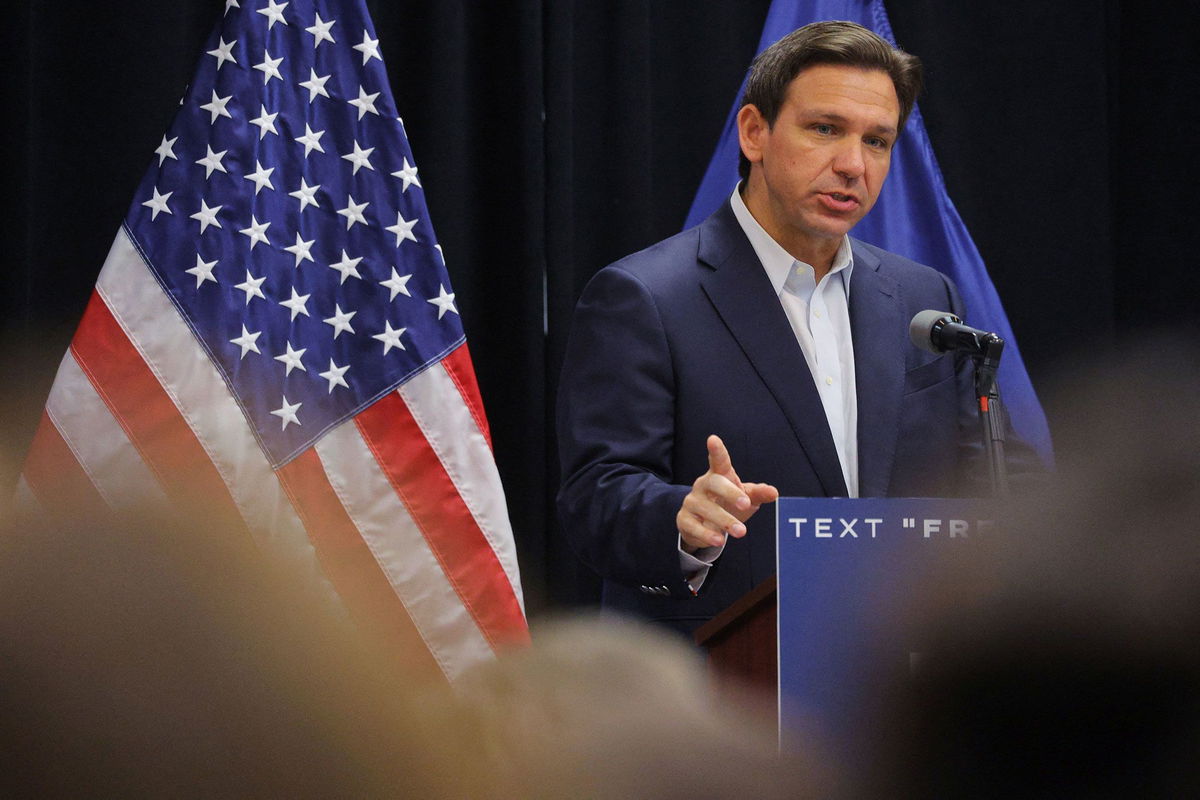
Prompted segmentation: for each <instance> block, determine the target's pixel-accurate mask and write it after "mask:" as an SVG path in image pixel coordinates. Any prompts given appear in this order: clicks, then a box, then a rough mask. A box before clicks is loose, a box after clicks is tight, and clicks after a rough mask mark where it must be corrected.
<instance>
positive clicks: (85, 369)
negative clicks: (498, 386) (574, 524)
mask: <svg viewBox="0 0 1200 800" xmlns="http://www.w3.org/2000/svg"><path fill="white" fill-rule="evenodd" d="M18 488H19V498H20V496H22V495H23V496H26V497H28V496H32V497H33V498H35V499H36V500H37V502H38V503H39V504H41V505H43V506H45V507H52V506H59V505H61V504H63V503H64V502H69V503H71V504H73V505H75V506H77V507H82V508H85V509H89V508H97V509H98V508H104V507H108V508H121V507H124V506H127V505H132V504H141V503H150V504H154V503H163V502H167V501H169V500H170V499H172V498H174V497H180V498H182V497H194V496H195V495H196V493H197V492H199V493H200V494H201V495H202V496H203V497H204V498H205V502H206V507H210V508H212V510H213V514H214V519H226V520H230V521H235V522H234V524H235V525H237V526H243V527H244V530H245V531H246V532H247V533H248V535H249V536H251V537H253V539H254V541H255V543H256V544H257V545H258V547H259V549H260V550H262V551H264V552H266V553H269V554H271V555H272V556H273V557H276V558H284V559H287V560H288V561H290V562H292V563H293V564H299V565H300V566H301V567H303V568H304V569H306V570H307V571H309V572H310V573H311V574H312V575H313V576H314V578H316V579H319V580H321V581H326V582H328V584H329V585H330V586H332V588H333V589H334V590H335V591H336V593H337V595H338V596H339V597H340V598H341V599H342V601H343V602H344V603H345V605H346V606H347V608H348V609H349V610H350V612H351V614H352V615H353V616H354V617H355V618H356V620H358V621H359V622H360V623H361V624H362V625H363V626H365V628H366V629H368V630H369V631H371V632H372V633H373V634H375V635H378V636H379V637H381V638H382V639H384V640H387V641H389V642H390V643H391V645H392V649H393V652H394V653H395V654H396V656H397V657H398V658H400V659H402V660H404V661H406V662H408V663H410V664H415V665H424V666H429V667H432V665H434V664H436V666H437V667H438V668H440V670H441V672H442V673H444V674H445V675H446V677H447V678H449V679H450V680H453V679H454V678H455V677H457V676H458V675H459V674H461V673H462V671H463V670H464V669H466V668H468V667H469V666H471V665H472V664H474V663H476V662H478V661H479V660H481V659H485V658H489V657H491V655H492V653H493V652H494V651H495V650H496V649H497V648H499V647H503V646H505V645H510V644H519V643H523V642H525V641H528V629H527V627H526V623H525V617H524V607H523V601H522V597H521V588H520V587H521V584H520V577H519V574H518V569H517V561H516V553H515V548H514V545H513V535H512V529H511V527H510V524H509V520H508V513H507V509H506V507H505V503H504V495H503V489H502V487H501V485H500V479H499V474H498V473H497V471H496V467H495V462H494V460H493V457H492V452H491V445H490V440H489V438H488V430H487V423H486V421H485V419H484V417H483V413H482V405H481V403H480V399H479V394H478V389H477V387H476V384H475V381H474V373H473V371H472V368H471V364H470V356H469V355H468V353H467V350H466V346H465V345H464V346H462V347H460V348H459V349H457V350H456V351H455V352H454V353H452V354H450V355H449V356H448V357H447V358H445V359H443V361H442V362H440V363H439V364H437V365H434V366H433V367H431V368H429V369H427V370H426V371H424V372H423V373H421V374H420V375H418V376H417V377H415V378H413V379H411V380H410V381H408V382H407V383H406V384H405V385H404V386H402V387H401V388H400V389H399V390H397V391H395V392H392V393H390V394H388V395H387V396H385V397H384V398H382V399H381V400H380V401H378V402H376V403H375V404H373V405H372V406H371V407H369V408H367V409H366V410H365V411H363V412H362V413H360V414H359V415H358V416H357V417H355V418H354V419H352V420H348V421H347V422H344V423H342V424H341V425H340V426H339V427H337V428H336V429H334V430H332V431H330V432H329V433H327V434H326V435H325V436H324V437H323V438H322V439H321V440H320V441H319V442H318V443H317V445H316V446H315V447H314V448H310V449H309V450H308V451H306V452H304V453H302V454H301V455H300V456H298V457H297V458H295V459H294V460H292V461H291V462H290V463H288V464H287V465H286V466H284V467H282V468H280V469H279V470H273V469H272V468H271V466H270V464H269V463H268V461H267V458H266V456H265V454H264V453H263V451H262V450H261V449H260V447H259V445H258V443H257V441H256V440H255V437H254V435H253V434H252V432H251V431H250V429H249V427H248V426H247V424H246V421H245V417H244V416H243V415H242V413H241V410H240V408H239V407H238V405H237V403H236V401H235V400H234V397H233V395H232V394H231V392H230V391H229V388H228V387H227V385H226V384H225V382H224V380H223V379H222V378H221V375H220V373H219V372H218V371H217V370H216V368H215V367H214V366H213V364H212V362H211V361H210V360H209V358H208V356H207V354H206V352H205V350H204V348H203V347H202V346H201V345H200V343H199V341H198V340H197V338H196V337H195V336H194V335H193V333H192V331H191V329H190V328H189V327H188V325H187V324H186V322H185V320H184V319H183V317H181V316H180V314H179V312H178V311H177V310H176V308H175V307H174V305H172V303H171V301H170V300H169V298H168V297H167V295H166V294H165V293H164V291H163V289H162V287H161V286H160V285H159V283H158V282H157V281H156V280H155V278H154V276H153V275H152V273H151V272H150V270H149V268H148V267H147V266H146V264H145V263H144V262H143V260H142V258H141V256H140V255H139V253H138V251H137V249H136V247H135V246H134V244H133V242H132V241H131V240H130V238H129V236H128V234H127V232H126V231H125V230H124V229H122V230H121V231H120V232H119V233H118V234H117V238H116V241H115V242H114V243H113V246H112V249H111V250H110V251H109V254H108V258H107V259H106V261H105V264H104V269H103V270H102V272H101V274H100V278H99V280H98V281H97V284H96V291H95V294H94V295H93V297H92V300H91V303H90V304H89V306H88V309H87V311H86V312H85V314H84V318H83V320H82V321H81V323H80V326H79V329H78V331H77V332H76V334H75V338H74V339H73V341H72V343H71V347H70V350H69V351H68V352H67V354H66V356H65V357H64V359H63V363H62V365H61V367H60V368H59V373H58V376H57V378H56V379H55V383H54V387H53V389H52V390H51V394H50V398H49V400H48V401H47V405H46V411H45V413H44V415H43V418H42V423H41V425H40V427H39V429H38V432H37V434H36V435H35V438H34V442H33V445H32V447H31V448H30V454H29V456H28V458H27V461H26V465H25V470H24V473H23V475H22V482H21V484H20V486H19V487H18ZM422 644H423V646H422Z"/></svg>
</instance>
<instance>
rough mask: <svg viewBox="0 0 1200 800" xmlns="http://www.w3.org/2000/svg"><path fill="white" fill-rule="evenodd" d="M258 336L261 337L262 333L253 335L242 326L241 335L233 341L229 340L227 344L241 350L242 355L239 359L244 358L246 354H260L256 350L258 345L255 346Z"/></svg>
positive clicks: (257, 332) (259, 351)
mask: <svg viewBox="0 0 1200 800" xmlns="http://www.w3.org/2000/svg"><path fill="white" fill-rule="evenodd" d="M259 336H262V331H255V332H254V333H251V332H250V331H248V330H246V326H245V325H243V326H242V335H241V336H238V337H236V338H234V339H230V340H229V342H230V343H231V344H236V345H237V346H238V347H240V348H242V355H241V356H240V358H245V357H246V353H261V352H262V351H261V350H259V349H258V345H257V344H255V343H256V342H257V341H258V337H259Z"/></svg>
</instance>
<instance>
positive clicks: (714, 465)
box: [706, 433, 733, 475]
mask: <svg viewBox="0 0 1200 800" xmlns="http://www.w3.org/2000/svg"><path fill="white" fill-rule="evenodd" d="M706 445H707V446H708V469H709V471H710V472H715V473H717V474H719V475H725V474H728V473H730V472H733V462H732V461H731V460H730V458H729V451H728V450H727V449H726V448H725V443H724V442H722V441H721V437H720V436H717V435H716V434H715V433H714V434H711V435H710V436H709V437H708V441H707V442H706Z"/></svg>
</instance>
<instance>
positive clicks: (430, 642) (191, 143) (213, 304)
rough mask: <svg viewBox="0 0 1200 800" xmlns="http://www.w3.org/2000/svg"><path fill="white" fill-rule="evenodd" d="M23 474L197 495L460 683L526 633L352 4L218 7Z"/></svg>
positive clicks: (133, 493)
mask: <svg viewBox="0 0 1200 800" xmlns="http://www.w3.org/2000/svg"><path fill="white" fill-rule="evenodd" d="M204 49H205V53H204V55H203V56H202V57H201V61H200V65H199V67H198V69H197V70H196V74H195V77H194V79H193V80H192V82H191V84H190V86H189V87H188V89H187V92H186V94H185V96H184V98H183V101H182V103H181V106H180V108H179V111H178V114H177V115H176V118H175V120H174V122H173V123H172V125H171V127H170V129H169V130H168V131H167V133H166V135H165V136H163V138H162V141H161V143H160V144H159V146H158V148H157V149H156V150H155V155H154V158H153V161H152V164H151V167H150V169H149V171H148V172H147V173H146V176H145V178H143V180H142V182H141V185H140V186H139V187H138V190H137V194H136V195H135V197H134V200H133V202H132V203H131V205H130V208H129V212H128V214H127V215H126V218H125V220H124V224H123V225H122V226H121V229H120V230H119V231H118V233H117V237H116V241H115V242H114V243H113V246H112V249H111V250H110V251H109V254H108V257H107V260H106V261H105V263H104V267H103V269H102V270H101V273H100V276H99V278H98V279H97V282H96V287H95V291H94V293H93V295H92V298H91V301H90V303H89V305H88V308H87V310H86V312H85V314H84V317H83V319H82V321H81V322H80V325H79V329H78V330H77V332H76V334H75V337H74V339H73V340H72V343H71V346H70V349H69V350H68V352H67V354H66V356H65V357H64V359H63V362H62V365H61V366H60V368H59V372H58V375H57V377H56V379H55V383H54V386H53V388H52V390H51V393H50V397H49V399H48V400H47V403H46V409H45V412H44V414H43V417H42V420H41V424H40V426H39V429H38V431H37V433H36V435H35V438H34V441H33V444H32V446H31V449H30V453H29V456H28V458H27V461H26V464H25V469H24V472H23V475H22V478H21V481H20V484H19V487H18V491H19V492H20V493H22V495H23V497H24V499H25V500H27V501H29V502H32V503H37V504H39V505H40V506H42V507H43V508H48V507H53V506H59V505H63V504H70V505H74V506H76V507H84V508H96V509H101V508H105V507H107V508H118V509H119V508H122V507H124V506H131V505H137V504H144V503H167V504H169V503H171V502H172V501H173V500H181V499H183V498H190V497H194V496H196V495H197V494H199V495H200V496H202V497H203V498H204V502H205V505H206V507H207V508H209V509H211V511H212V513H213V515H214V520H222V519H223V520H227V521H228V520H232V521H233V523H234V524H235V525H236V526H238V527H240V528H243V529H244V531H245V533H246V535H248V536H249V537H251V538H252V539H253V541H254V542H255V543H256V544H257V545H258V546H259V549H260V550H263V551H265V552H270V553H273V554H283V555H284V557H287V558H291V559H293V560H299V561H301V562H302V563H303V562H305V561H308V562H311V567H312V573H313V574H314V575H316V576H318V578H319V579H321V580H325V581H327V582H328V584H329V585H331V586H332V588H333V589H334V590H335V591H336V593H337V595H338V596H339V597H340V598H341V599H342V600H343V601H344V603H345V605H346V606H347V608H348V609H349V611H350V612H351V613H352V615H354V616H355V617H356V618H358V619H360V620H361V621H363V622H364V624H366V625H367V626H368V627H369V628H371V629H372V630H373V631H376V632H378V633H380V635H383V636H387V637H391V638H392V639H394V641H395V642H396V644H397V647H396V651H397V652H398V653H402V656H401V657H403V658H405V659H408V660H409V661H421V662H424V663H425V664H426V665H427V666H430V667H431V668H432V667H434V666H435V665H436V668H438V669H440V671H441V672H442V673H444V674H445V675H446V676H447V677H448V678H449V679H451V680H453V679H454V678H455V677H456V676H457V675H458V674H460V673H461V672H462V671H463V670H464V669H465V668H467V667H469V666H470V665H471V664H473V663H475V662H477V661H479V660H480V659H483V658H487V657H490V655H491V654H492V653H493V651H494V650H495V649H496V648H497V647H498V646H502V645H505V644H508V643H519V642H522V641H525V640H527V638H528V630H527V627H526V623H525V617H524V610H523V601H522V596H521V588H520V578H519V575H518V569H517V562H516V555H515V549H514V545H513V536H512V530H511V527H510V523H509V520H508V513H507V508H506V506H505V502H504V495H503V490H502V488H501V485H500V480H499V475H498V473H497V471H496V468H495V463H494V461H493V458H492V452H491V441H490V435H489V431H488V426H487V421H486V419H485V417H484V413H483V407H482V403H481V401H480V397H479V391H478V387H477V385H476V382H475V376H474V372H473V368H472V365H471V360H470V356H469V354H468V352H467V346H466V340H465V337H464V335H463V329H462V324H461V321H460V319H459V313H458V309H457V307H456V305H455V295H454V292H453V290H452V289H451V286H450V281H449V279H448V277H447V272H446V268H445V263H444V260H443V257H442V251H441V248H440V247H439V246H438V245H437V240H436V238H435V236H434V232H433V227H432V226H431V224H430V221H429V215H428V212H427V210H426V206H425V200H424V196H423V189H422V184H421V180H422V178H421V177H420V176H419V173H418V171H417V167H416V159H414V158H413V155H412V151H411V150H410V149H409V144H408V140H407V137H406V136H405V132H404V125H403V122H402V120H401V119H400V117H399V115H398V113H397V109H396V104H395V101H394V99H393V97H392V92H391V90H390V88H389V85H388V80H387V73H386V70H385V68H384V62H383V52H382V50H381V48H380V44H379V40H378V38H377V37H376V35H375V33H374V27H373V25H372V23H371V20H370V18H369V15H368V13H367V10H366V7H365V4H364V2H362V0H347V1H346V2H338V1H337V0H323V1H321V0H318V2H312V1H311V0H291V2H275V0H267V1H266V2H261V1H260V0H241V2H240V3H239V2H238V0H227V2H226V4H225V10H224V14H223V16H222V19H221V20H220V22H219V23H218V25H217V26H216V30H215V31H214V32H213V34H212V36H211V38H210V39H209V41H208V44H207V45H206V46H205V48H204Z"/></svg>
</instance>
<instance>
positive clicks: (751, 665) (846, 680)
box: [695, 497, 996, 747]
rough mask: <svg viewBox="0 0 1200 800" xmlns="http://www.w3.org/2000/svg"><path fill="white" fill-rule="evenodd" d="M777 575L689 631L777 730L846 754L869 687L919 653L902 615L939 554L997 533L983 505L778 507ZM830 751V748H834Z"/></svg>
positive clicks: (873, 501)
mask: <svg viewBox="0 0 1200 800" xmlns="http://www.w3.org/2000/svg"><path fill="white" fill-rule="evenodd" d="M775 510H776V576H775V577H771V578H768V579H766V580H764V581H762V582H761V583H760V584H759V585H758V586H756V587H754V588H753V589H752V590H751V591H750V592H748V593H747V594H746V595H744V596H743V597H742V598H740V599H739V600H738V601H737V602H736V603H734V604H733V605H732V606H730V607H729V608H727V609H726V610H725V611H723V612H722V613H721V614H719V615H718V616H717V617H715V618H714V619H712V620H710V621H709V622H708V623H706V624H705V625H703V626H702V627H701V628H699V629H698V630H697V631H696V634H695V638H696V642H697V643H698V644H699V645H700V646H701V647H702V648H703V649H704V650H705V651H706V652H707V654H708V659H709V663H710V665H711V667H712V669H713V670H714V672H715V673H716V674H717V675H718V676H725V677H730V678H734V679H736V680H737V681H738V682H740V683H743V684H748V685H749V686H751V687H754V688H757V689H760V690H762V691H764V692H768V693H771V694H773V695H774V696H775V698H776V699H777V700H778V704H779V715H780V728H781V731H782V732H786V731H787V730H789V729H800V728H804V729H806V730H809V731H813V730H814V729H815V730H816V731H817V732H818V733H819V734H820V735H822V736H824V737H826V738H827V739H829V740H830V741H833V742H835V743H836V742H839V741H841V742H843V743H846V746H847V747H849V744H848V743H849V741H850V739H851V738H852V737H853V734H854V731H855V730H858V726H861V725H862V724H864V719H863V717H862V715H863V713H864V709H863V704H862V702H861V701H862V698H863V695H864V693H865V692H868V691H869V689H870V687H871V682H872V681H874V680H877V679H879V678H880V677H885V678H890V677H895V676H897V675H899V676H903V675H906V674H909V673H911V671H912V670H913V669H915V668H916V665H917V664H919V663H920V661H921V659H922V658H923V657H924V656H925V655H926V653H925V652H924V646H923V644H922V643H921V642H919V641H914V640H913V638H912V637H913V636H914V635H915V632H914V630H913V629H912V628H911V627H910V626H909V625H908V624H907V623H908V621H909V620H908V619H907V618H906V613H907V612H908V611H909V610H911V609H912V608H913V607H914V604H915V603H916V601H917V600H919V599H920V593H921V592H922V591H923V589H924V588H925V587H926V584H925V580H926V579H927V578H928V577H929V576H930V575H931V571H932V570H934V569H936V568H937V566H938V565H939V564H940V563H941V561H942V559H941V558H940V557H942V556H947V555H953V554H954V553H955V552H962V548H969V547H972V542H974V541H978V540H979V539H981V538H984V537H988V536H990V535H992V534H993V533H994V531H995V511H996V509H995V507H994V506H993V505H992V503H991V502H989V501H982V500H949V499H931V498H864V499H847V498H797V497H787V498H781V499H780V500H779V502H778V503H776V507H775ZM835 746H836V745H835Z"/></svg>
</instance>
